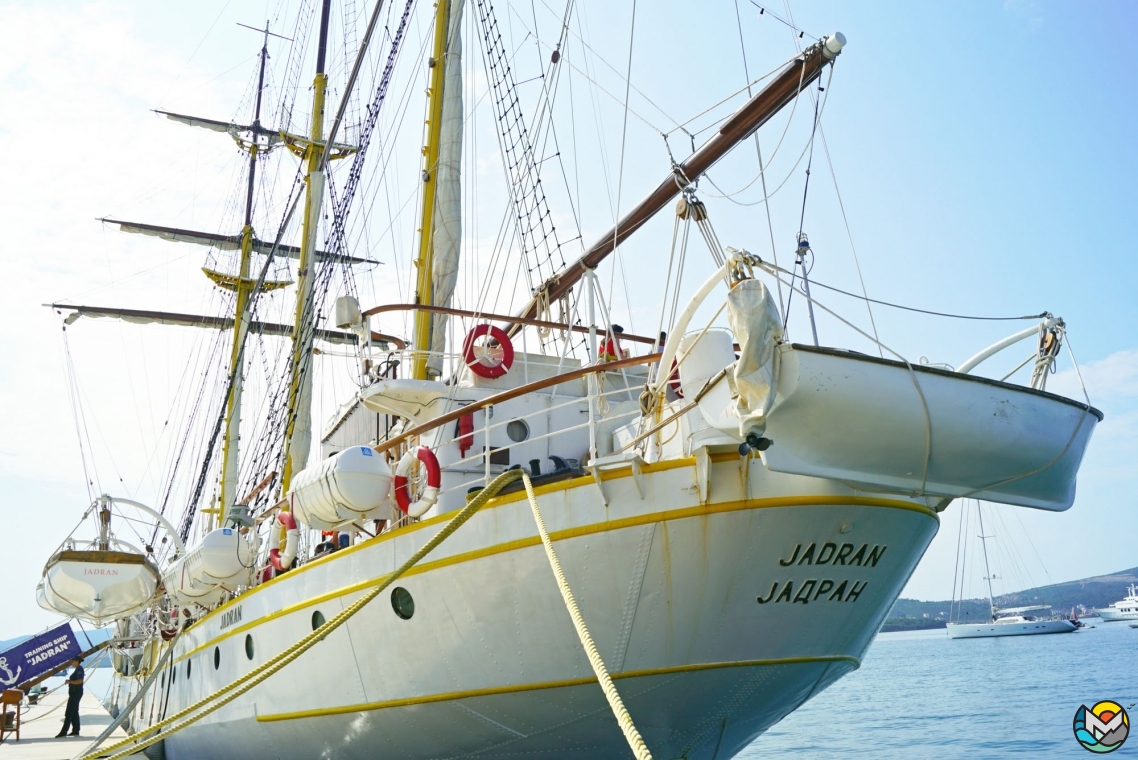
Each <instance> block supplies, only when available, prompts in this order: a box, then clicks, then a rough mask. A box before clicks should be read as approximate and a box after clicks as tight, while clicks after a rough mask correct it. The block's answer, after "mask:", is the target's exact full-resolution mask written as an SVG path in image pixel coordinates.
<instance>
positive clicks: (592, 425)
mask: <svg viewBox="0 0 1138 760" xmlns="http://www.w3.org/2000/svg"><path fill="white" fill-rule="evenodd" d="M637 396H638V390H637V389H636V388H635V387H632V388H628V387H624V388H615V389H612V390H607V391H603V392H599V393H592V394H589V395H588V396H585V397H582V396H575V397H570V398H568V400H566V401H563V402H561V403H557V404H553V405H551V406H548V407H542V408H541V409H537V410H535V411H533V412H530V413H529V414H525V415H514V416H510V417H508V418H506V419H503V420H501V421H499V422H490V420H491V419H492V416H491V415H490V414H483V421H484V424H483V425H482V426H481V427H478V428H476V429H474V430H473V431H471V432H470V433H468V434H466V435H456V436H454V437H452V438H448V439H445V440H441V441H436V443H435V446H434V448H435V449H441V448H443V447H444V446H449V445H451V444H456V443H460V442H461V441H462V439H464V438H466V437H467V436H470V437H473V436H474V435H476V434H479V433H481V435H482V442H483V443H482V446H481V447H477V450H476V451H475V452H474V453H472V454H469V455H467V456H464V457H462V458H461V459H458V460H455V461H453V462H448V463H447V464H446V465H445V466H444V467H443V471H444V472H450V473H459V474H474V475H476V477H474V478H470V479H468V480H465V481H463V482H461V483H459V484H457V485H454V486H451V487H449V488H446V489H444V490H442V491H440V492H439V496H440V497H442V496H444V495H446V494H449V493H454V492H456V491H461V490H464V489H465V490H469V489H471V488H474V487H485V486H486V485H488V484H489V482H490V481H491V480H492V479H493V478H494V477H495V476H496V475H498V474H500V472H501V471H502V470H505V469H508V466H507V465H503V464H494V463H492V462H491V454H500V453H501V452H511V451H514V450H519V449H523V448H530V447H532V446H533V444H535V443H538V442H540V441H544V440H550V439H557V438H559V437H562V436H565V435H567V434H569V433H572V432H575V431H579V430H586V429H587V430H588V431H589V449H588V450H587V451H586V452H585V453H586V456H595V453H594V452H595V451H596V429H597V425H598V424H599V423H601V422H606V423H609V422H613V421H616V420H622V419H628V420H632V419H633V418H635V417H637V416H639V415H640V408H639V405H637V406H636V407H635V408H633V409H628V410H625V411H616V410H615V409H613V408H612V403H614V402H615V403H622V402H623V403H627V402H633V401H636V400H637ZM586 405H588V411H589V417H588V419H587V420H586V421H584V422H581V423H579V424H576V425H569V426H565V427H558V428H557V429H555V430H550V431H549V432H547V433H543V434H541V435H536V436H528V435H527V436H526V438H524V439H523V440H521V441H513V440H512V439H511V442H510V443H509V444H506V445H503V446H493V447H491V446H490V445H489V441H490V438H491V434H492V433H493V432H494V431H499V432H500V431H501V430H502V429H503V428H506V427H507V426H508V425H510V424H511V423H514V422H518V421H521V422H524V423H526V427H527V429H532V427H533V426H531V425H529V422H530V421H532V420H536V419H538V418H541V417H546V416H547V415H549V414H551V413H552V412H555V411H557V410H560V409H566V408H571V407H585V406H586ZM606 407H607V412H606V413H601V410H603V409H605V408H606ZM465 408H466V409H469V407H465ZM484 409H490V410H492V409H493V406H490V407H484ZM582 411H584V409H582ZM469 413H470V414H473V412H469ZM487 423H488V424H487ZM472 448H474V447H473V446H472ZM554 454H555V455H556V456H559V457H561V458H562V459H565V460H566V461H567V462H573V461H579V459H578V457H577V456H576V454H579V452H571V453H570V452H554ZM567 454H568V455H567ZM586 464H587V462H586ZM472 467H476V469H469V468H472ZM530 474H531V475H535V476H536V475H537V474H538V473H530Z"/></svg>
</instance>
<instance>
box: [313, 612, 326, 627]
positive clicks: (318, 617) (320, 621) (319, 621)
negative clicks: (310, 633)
mask: <svg viewBox="0 0 1138 760" xmlns="http://www.w3.org/2000/svg"><path fill="white" fill-rule="evenodd" d="M322 625H324V613H323V612H321V611H320V610H316V612H313V613H312V630H314V631H315V630H316V629H317V628H319V627H320V626H322Z"/></svg>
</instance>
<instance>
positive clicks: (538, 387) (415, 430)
mask: <svg viewBox="0 0 1138 760" xmlns="http://www.w3.org/2000/svg"><path fill="white" fill-rule="evenodd" d="M659 360H660V354H656V353H653V354H646V355H644V356H632V357H629V358H627V359H619V360H617V361H612V362H607V363H601V364H590V365H588V366H585V367H580V368H575V369H572V370H569V371H568V372H561V373H559V374H556V375H553V376H551V377H546V378H542V379H540V380H536V381H533V382H530V383H523V384H522V385H519V386H517V387H515V388H509V389H507V390H503V391H499V392H498V393H495V394H492V395H490V396H487V397H486V398H484V399H481V400H477V401H473V402H471V403H469V404H466V405H464V406H461V407H458V408H456V409H452V410H450V411H449V412H446V413H444V414H441V415H439V416H438V417H435V418H434V419H432V420H428V421H427V422H424V423H422V424H420V425H415V426H413V427H411V428H408V429H407V430H404V431H403V432H401V433H399V434H398V435H395V436H392V437H391V438H390V439H388V440H386V441H383V442H382V443H380V444H378V445H376V446H375V450H376V451H377V452H380V453H383V452H387V451H392V452H393V453H396V452H399V451H400V450H402V449H405V448H406V447H407V446H408V445H410V444H411V443H412V442H414V441H416V440H421V439H422V437H423V436H424V435H426V434H427V433H430V432H432V431H434V430H436V429H437V428H440V427H442V426H443V425H446V424H449V423H451V422H455V421H457V420H458V419H460V418H462V417H465V416H467V415H470V414H473V413H474V412H477V411H480V410H484V409H488V408H492V407H494V406H496V405H498V404H502V403H504V402H506V401H509V400H511V399H514V398H518V397H521V396H525V395H528V394H530V393H536V392H538V391H542V390H546V389H549V388H553V387H555V386H558V385H561V384H563V383H567V382H571V381H574V380H578V379H582V378H586V379H588V380H589V382H588V388H589V392H588V393H587V394H586V395H585V396H573V397H567V398H566V400H565V401H563V402H561V404H559V405H558V406H557V408H562V407H565V406H571V405H587V407H588V420H587V421H586V422H583V423H581V424H580V425H572V426H569V427H567V428H560V429H558V430H556V431H551V432H549V433H547V434H544V435H541V436H538V437H536V438H527V439H525V440H523V441H518V442H515V443H512V444H510V445H509V446H504V447H500V448H497V449H494V450H495V451H500V450H503V449H511V448H515V447H517V446H521V445H530V444H532V443H533V442H534V441H535V440H544V439H546V438H551V437H554V436H557V435H563V434H565V433H568V432H570V431H571V430H580V429H582V428H587V429H588V431H589V447H588V452H589V456H594V455H595V452H596V451H597V437H596V436H597V425H598V424H599V423H601V422H608V421H610V420H612V419H615V418H616V416H617V415H613V414H609V415H602V414H601V412H602V411H603V406H604V404H605V403H606V402H608V401H610V399H615V398H617V397H618V396H624V397H626V399H627V400H629V401H631V400H634V399H635V398H636V395H637V393H638V391H637V389H636V386H633V385H631V384H627V383H626V384H624V385H623V386H622V387H618V388H614V389H612V390H609V391H603V392H602V391H599V385H600V383H598V382H596V380H595V377H594V376H596V375H599V374H605V373H623V372H624V371H625V370H627V369H629V368H632V367H638V366H641V365H646V364H654V363H656V362H658V361H659ZM553 408H554V407H542V408H541V409H538V410H536V411H534V412H532V413H530V414H528V415H525V416H523V417H510V418H508V419H505V420H503V421H500V422H496V423H492V424H484V425H483V428H482V430H483V431H485V432H486V433H488V432H489V431H491V430H493V429H495V428H498V427H501V426H505V425H508V424H509V423H510V422H512V421H514V420H515V419H523V420H524V419H527V418H533V417H535V416H537V415H542V416H544V415H547V414H548V413H549V412H550V411H552V409H553ZM639 414H640V410H639V408H637V409H634V410H630V411H628V412H619V413H618V415H619V416H620V417H625V416H628V417H634V416H636V415H639ZM486 417H489V415H484V418H486ZM487 422H488V420H487ZM475 432H479V431H475ZM463 437H465V436H455V437H454V438H449V439H444V440H442V441H440V442H439V444H440V445H445V444H447V443H453V442H456V441H458V440H459V439H461V438H463ZM485 441H486V438H484V447H483V450H480V451H479V452H478V453H476V454H474V455H472V456H468V457H464V458H463V459H461V460H459V461H458V462H454V463H450V464H448V467H454V466H456V465H459V464H462V463H469V462H473V461H480V460H483V459H484V461H483V462H482V471H481V473H480V474H481V477H479V478H475V479H474V480H473V481H471V483H464V484H461V485H459V486H456V487H452V488H450V489H448V491H454V490H455V488H462V487H467V488H469V487H471V485H472V484H473V483H478V482H481V483H483V484H486V483H488V482H489V481H490V479H491V478H492V476H493V474H494V473H493V471H492V467H491V464H490V457H489V449H488V447H486V446H485ZM440 445H436V446H435V448H439V447H440ZM565 458H566V459H569V458H570V457H565ZM499 466H500V465H499ZM393 527H394V526H393Z"/></svg>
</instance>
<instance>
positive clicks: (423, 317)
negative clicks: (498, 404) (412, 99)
mask: <svg viewBox="0 0 1138 760" xmlns="http://www.w3.org/2000/svg"><path fill="white" fill-rule="evenodd" d="M449 21H450V0H439V1H438V3H436V5H435V45H434V52H433V54H432V57H431V61H430V64H429V65H430V67H431V82H430V89H429V90H428V91H427V92H428V97H429V98H430V106H429V109H428V117H427V141H426V145H425V146H424V147H423V156H424V162H423V215H422V226H421V227H420V228H419V258H418V260H417V261H416V262H415V266H416V267H418V269H419V272H418V275H417V279H416V285H415V303H419V304H423V305H424V306H432V305H433V304H432V303H431V301H432V300H433V294H434V277H433V272H432V270H433V268H434V241H433V237H434V216H435V198H436V196H437V194H438V184H439V183H438V181H437V180H438V163H439V143H440V140H439V136H440V132H441V130H442V121H443V120H442V113H443V83H444V81H445V79H444V76H445V69H446V43H447V29H448V27H449ZM412 346H413V348H414V353H413V354H412V357H411V376H412V377H413V378H414V379H416V380H426V379H427V359H428V357H429V354H428V351H429V350H430V346H431V315H430V313H428V312H425V311H417V312H415V332H414V336H413V339H412Z"/></svg>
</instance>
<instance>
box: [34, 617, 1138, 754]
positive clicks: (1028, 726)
mask: <svg viewBox="0 0 1138 760" xmlns="http://www.w3.org/2000/svg"><path fill="white" fill-rule="evenodd" d="M1086 622H1087V624H1088V625H1093V626H1094V628H1086V629H1082V630H1079V631H1076V632H1074V633H1062V634H1051V635H1046V636H1009V637H1007V638H998V639H960V640H956V641H954V640H952V639H949V638H948V634H947V632H946V631H945V630H944V629H943V628H942V629H939V630H932V631H914V632H899V633H882V634H878V636H877V639H876V641H874V642H873V644H872V646H870V648H869V651H868V652H867V653H866V655H865V658H864V660H863V662H862V665H861V668H860V669H858V670H855V671H854V672H853V673H850V674H849V675H847V676H846V677H844V678H842V679H840V680H839V681H838V682H837V683H835V684H834V685H832V686H831V687H830V688H828V689H826V690H825V691H824V692H822V693H821V694H818V695H816V696H815V697H814V698H813V699H811V700H810V701H809V702H807V703H806V704H804V705H803V706H802V707H800V708H798V709H797V710H795V711H794V712H793V713H791V714H790V715H789V716H787V717H786V718H785V719H784V720H783V721H782V722H781V723H778V724H777V725H775V726H774V727H773V728H771V729H770V730H769V731H767V732H766V733H765V734H763V735H762V736H760V737H759V738H758V739H757V740H755V742H754V743H753V744H751V746H750V747H748V748H747V749H745V750H744V751H743V752H741V753H740V754H739V755H737V758H738V760H759V758H771V757H778V758H780V759H781V758H785V757H791V758H826V757H841V758H874V759H875V760H878V759H881V758H936V759H937V760H952V758H967V760H979V759H980V758H985V759H986V758H1005V757H1030V758H1052V757H1059V758H1063V757H1072V758H1090V757H1092V754H1091V753H1089V752H1087V751H1086V750H1084V749H1083V748H1082V747H1081V746H1079V744H1078V743H1077V742H1076V741H1075V736H1074V731H1073V729H1072V727H1071V724H1072V723H1073V721H1074V718H1075V711H1076V710H1077V709H1078V708H1079V705H1081V704H1085V705H1086V706H1087V707H1091V706H1092V705H1094V703H1096V702H1099V701H1102V700H1104V699H1110V700H1113V701H1115V702H1118V703H1120V704H1121V705H1122V706H1123V707H1125V708H1127V709H1128V710H1129V708H1130V706H1131V705H1134V704H1135V703H1138V629H1136V628H1130V626H1129V625H1128V624H1126V623H1103V622H1101V621H1100V620H1098V619H1097V618H1088V619H1087V620H1086ZM57 682H58V681H57V679H52V683H49V684H48V685H49V686H51V685H55V683H57ZM618 683H619V682H618ZM110 685H111V678H110V671H109V670H102V669H100V670H98V671H96V673H95V674H93V676H92V678H91V680H90V681H89V682H88V689H89V690H90V691H91V692H92V693H93V694H95V695H96V696H98V697H105V695H106V694H107V692H109V690H110ZM1130 718H1131V731H1132V732H1133V733H1132V735H1131V736H1130V737H1129V739H1127V741H1126V743H1125V744H1124V745H1123V746H1122V747H1121V748H1120V749H1119V750H1118V751H1117V752H1114V753H1111V754H1112V757H1117V758H1126V757H1138V736H1136V735H1134V734H1138V728H1135V726H1134V725H1133V722H1134V721H1135V720H1138V706H1136V707H1135V708H1134V709H1133V710H1131V711H1130Z"/></svg>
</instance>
